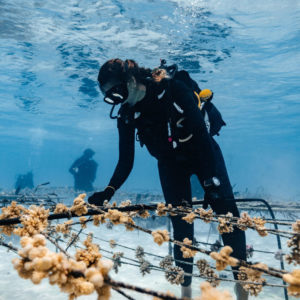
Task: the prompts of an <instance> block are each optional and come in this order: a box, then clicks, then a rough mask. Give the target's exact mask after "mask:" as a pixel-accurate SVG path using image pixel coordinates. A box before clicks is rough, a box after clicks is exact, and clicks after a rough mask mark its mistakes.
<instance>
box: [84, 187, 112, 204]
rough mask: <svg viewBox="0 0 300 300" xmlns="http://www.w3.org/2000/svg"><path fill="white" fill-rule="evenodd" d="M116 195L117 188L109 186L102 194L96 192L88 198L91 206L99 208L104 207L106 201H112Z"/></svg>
mask: <svg viewBox="0 0 300 300" xmlns="http://www.w3.org/2000/svg"><path fill="white" fill-rule="evenodd" d="M114 193H115V188H114V187H112V186H107V187H106V188H105V190H103V191H102V192H96V193H94V194H93V195H92V196H90V197H89V198H88V202H89V204H94V205H97V206H103V203H104V201H105V200H108V201H110V199H111V198H112V196H113V195H114Z"/></svg>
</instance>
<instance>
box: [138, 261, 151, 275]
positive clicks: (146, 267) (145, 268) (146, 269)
mask: <svg viewBox="0 0 300 300" xmlns="http://www.w3.org/2000/svg"><path fill="white" fill-rule="evenodd" d="M150 266H151V264H150V263H149V261H147V260H144V259H140V272H141V273H142V275H143V276H145V275H146V274H147V273H148V274H150Z"/></svg>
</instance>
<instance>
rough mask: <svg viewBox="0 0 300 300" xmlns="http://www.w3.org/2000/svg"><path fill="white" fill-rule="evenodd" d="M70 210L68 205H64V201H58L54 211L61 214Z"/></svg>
mask: <svg viewBox="0 0 300 300" xmlns="http://www.w3.org/2000/svg"><path fill="white" fill-rule="evenodd" d="M68 211H69V208H68V207H67V206H66V205H64V204H63V203H57V204H56V207H55V210H54V213H55V214H61V213H66V212H68Z"/></svg>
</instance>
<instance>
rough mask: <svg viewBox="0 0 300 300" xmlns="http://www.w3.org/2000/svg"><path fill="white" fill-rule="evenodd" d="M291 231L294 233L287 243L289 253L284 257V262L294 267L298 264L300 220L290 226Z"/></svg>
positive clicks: (299, 262)
mask: <svg viewBox="0 0 300 300" xmlns="http://www.w3.org/2000/svg"><path fill="white" fill-rule="evenodd" d="M292 229H293V231H294V232H295V233H296V234H295V235H293V236H292V237H291V238H290V239H289V240H288V242H287V245H288V247H289V248H290V249H291V253H290V254H288V255H286V256H285V259H286V261H287V262H288V263H289V264H291V263H294V265H297V264H300V235H299V234H300V220H298V221H296V222H295V223H294V224H293V225H292Z"/></svg>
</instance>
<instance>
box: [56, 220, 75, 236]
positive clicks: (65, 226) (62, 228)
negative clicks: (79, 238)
mask: <svg viewBox="0 0 300 300" xmlns="http://www.w3.org/2000/svg"><path fill="white" fill-rule="evenodd" d="M72 223H73V220H68V221H66V222H64V223H62V224H57V225H56V231H57V232H61V233H63V234H68V233H69V232H70V227H71V225H72Z"/></svg>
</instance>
